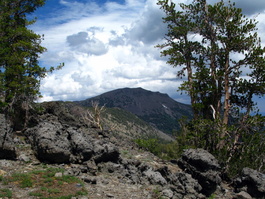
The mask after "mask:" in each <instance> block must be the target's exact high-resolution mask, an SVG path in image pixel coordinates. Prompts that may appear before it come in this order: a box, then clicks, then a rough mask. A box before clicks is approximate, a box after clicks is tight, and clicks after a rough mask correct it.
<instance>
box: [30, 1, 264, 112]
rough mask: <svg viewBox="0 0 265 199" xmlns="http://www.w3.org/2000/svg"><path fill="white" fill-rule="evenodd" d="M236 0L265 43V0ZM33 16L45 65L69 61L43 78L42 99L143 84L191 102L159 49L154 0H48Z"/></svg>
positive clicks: (78, 97)
mask: <svg viewBox="0 0 265 199" xmlns="http://www.w3.org/2000/svg"><path fill="white" fill-rule="evenodd" d="M173 1H174V0H173ZM234 1H236V3H237V4H236V5H238V7H241V8H242V9H243V11H244V13H245V14H246V15H247V16H249V17H252V18H253V17H255V18H256V19H257V20H258V21H259V24H258V28H259V31H258V33H259V36H260V37H261V39H262V40H263V41H264V42H265V34H264V32H265V31H264V30H265V1H261V0H234ZM174 2H177V3H181V2H183V3H190V2H191V0H176V1H174ZM212 2H216V0H209V3H212ZM33 16H37V17H38V20H37V22H36V23H35V24H34V25H32V26H31V29H33V30H34V31H35V32H37V33H38V34H44V41H43V43H42V45H43V46H45V47H46V48H47V50H48V51H47V52H46V53H44V54H43V55H42V56H41V58H40V62H41V64H42V65H43V66H56V65H58V64H59V63H62V62H64V63H65V67H64V68H63V69H62V70H60V71H55V72H54V73H52V74H50V75H48V76H47V77H46V78H45V79H43V80H42V82H41V93H42V95H43V98H42V99H41V100H40V101H51V100H69V101H72V100H82V99H86V98H89V97H92V96H96V95H99V94H101V93H104V92H107V91H110V90H114V89H117V88H123V87H142V88H145V89H148V90H151V91H159V92H162V93H168V94H169V95H170V96H171V97H172V98H173V99H175V100H177V101H179V102H184V103H189V98H188V97H187V96H185V95H180V93H178V92H177V88H178V86H179V85H180V84H181V80H179V79H177V78H176V73H177V69H176V68H172V67H171V66H169V65H167V64H166V60H165V58H163V57H160V52H159V49H157V48H154V46H155V45H157V44H161V43H163V37H164V34H165V33H166V26H165V24H163V22H162V16H163V13H162V11H161V10H160V9H159V7H158V6H157V5H156V1H155V0H79V1H77V0H47V1H46V5H45V6H44V7H42V8H39V9H38V10H37V11H36V12H35V13H34V14H33ZM262 101H264V98H262V99H259V102H260V108H261V111H263V112H265V106H262V105H261V104H262Z"/></svg>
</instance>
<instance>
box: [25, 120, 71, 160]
mask: <svg viewBox="0 0 265 199" xmlns="http://www.w3.org/2000/svg"><path fill="white" fill-rule="evenodd" d="M25 135H26V136H27V137H28V140H29V141H30V144H31V146H32V149H33V150H34V151H35V155H36V157H37V158H38V159H39V160H40V161H43V162H48V163H69V162H70V158H71V144H70V142H69V140H68V139H67V138H68V134H67V132H66V131H65V130H64V129H63V126H62V125H61V123H59V122H58V121H56V118H54V120H53V121H43V122H41V123H40V124H39V125H37V126H36V127H34V128H30V129H28V130H27V131H26V132H25Z"/></svg>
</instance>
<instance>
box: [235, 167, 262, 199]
mask: <svg viewBox="0 0 265 199" xmlns="http://www.w3.org/2000/svg"><path fill="white" fill-rule="evenodd" d="M234 186H235V189H236V191H237V192H240V191H245V192H247V193H249V194H250V195H251V196H252V197H257V198H265V174H263V173H260V172H258V171H256V170H253V169H250V168H244V169H243V170H242V174H241V176H240V177H239V178H237V179H235V180H234Z"/></svg>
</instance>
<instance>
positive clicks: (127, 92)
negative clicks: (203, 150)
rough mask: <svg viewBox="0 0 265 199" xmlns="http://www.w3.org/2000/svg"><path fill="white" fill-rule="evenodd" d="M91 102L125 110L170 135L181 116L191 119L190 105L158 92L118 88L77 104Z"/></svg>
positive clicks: (176, 126) (85, 104)
mask: <svg viewBox="0 0 265 199" xmlns="http://www.w3.org/2000/svg"><path fill="white" fill-rule="evenodd" d="M92 101H98V102H99V105H101V106H103V105H105V106H106V107H119V108H122V109H125V110H127V111H129V112H131V113H133V114H135V115H137V116H138V117H140V118H141V119H143V120H145V121H146V122H149V123H151V124H153V125H154V126H156V127H157V128H158V129H160V130H162V131H164V132H168V133H171V132H172V130H173V129H178V128H179V124H178V122H177V120H179V119H180V118H181V117H182V116H187V117H188V118H191V117H192V110H191V106H190V105H186V104H182V103H179V102H177V101H175V100H173V99H172V98H170V97H169V96H168V94H162V93H160V92H152V91H149V90H145V89H143V88H140V87H138V88H120V89H117V90H113V91H109V92H107V93H104V94H101V95H99V96H96V97H93V98H90V99H87V100H84V101H81V102H79V104H81V105H83V106H91V102H92Z"/></svg>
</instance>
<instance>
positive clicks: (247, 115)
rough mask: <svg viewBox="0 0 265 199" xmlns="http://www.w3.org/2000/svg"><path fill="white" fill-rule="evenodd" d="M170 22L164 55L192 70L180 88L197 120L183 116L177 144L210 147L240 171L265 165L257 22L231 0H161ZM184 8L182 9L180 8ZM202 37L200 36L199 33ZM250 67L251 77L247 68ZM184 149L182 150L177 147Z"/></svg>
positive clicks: (263, 69)
mask: <svg viewBox="0 0 265 199" xmlns="http://www.w3.org/2000/svg"><path fill="white" fill-rule="evenodd" d="M158 5H160V6H161V9H162V10H163V11H164V12H165V14H166V16H165V17H164V18H163V20H164V22H165V23H166V24H167V26H168V32H167V34H166V40H165V43H164V44H162V45H158V46H157V47H159V48H161V49H163V50H162V51H161V55H162V56H167V57H168V63H169V64H170V65H172V66H173V67H179V71H178V76H179V77H181V78H182V77H184V76H186V75H187V78H186V79H187V80H186V81H184V82H183V84H182V85H181V87H180V88H179V89H180V90H181V91H185V92H186V93H188V94H189V96H190V98H191V105H192V108H193V112H194V119H193V120H192V121H188V122H184V121H182V129H181V131H180V132H179V134H178V136H177V142H178V146H181V147H178V148H177V150H181V149H183V148H190V147H192V148H204V149H206V150H208V151H209V152H210V153H212V154H213V155H215V157H217V158H218V160H219V161H220V162H221V163H222V164H223V165H224V168H225V172H228V173H229V174H230V175H235V174H236V173H238V172H239V171H240V170H241V169H242V168H243V167H246V166H248V167H252V168H253V169H257V170H260V171H264V154H265V151H264V134H265V133H264V129H265V128H264V123H265V119H264V117H262V116H260V115H259V114H258V112H257V113H256V115H254V116H251V112H253V111H254V110H255V102H254V101H253V97H254V96H263V95H264V94H265V59H264V53H265V48H264V47H262V46H261V40H260V38H259V37H258V35H257V32H256V31H257V28H256V25H257V22H256V21H255V19H248V18H246V16H244V15H243V14H242V9H240V8H236V7H235V3H232V2H231V1H228V2H226V3H225V2H224V1H218V2H217V3H214V4H207V1H206V0H193V2H192V3H191V4H188V5H186V4H183V3H180V4H179V9H176V4H175V3H173V2H172V1H169V0H159V1H158ZM178 10H180V11H178ZM194 38H196V39H194ZM242 68H247V69H248V70H249V73H248V74H246V76H247V78H243V77H242V76H243V75H245V74H243V72H242ZM177 153H178V152H177Z"/></svg>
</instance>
